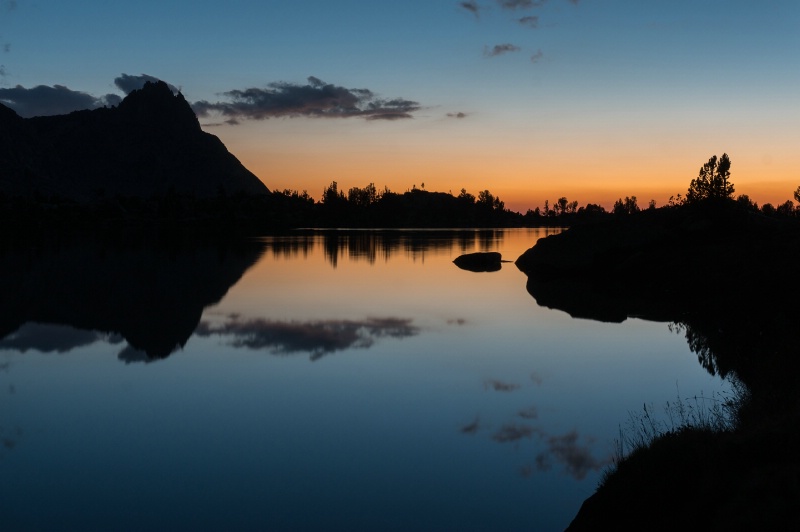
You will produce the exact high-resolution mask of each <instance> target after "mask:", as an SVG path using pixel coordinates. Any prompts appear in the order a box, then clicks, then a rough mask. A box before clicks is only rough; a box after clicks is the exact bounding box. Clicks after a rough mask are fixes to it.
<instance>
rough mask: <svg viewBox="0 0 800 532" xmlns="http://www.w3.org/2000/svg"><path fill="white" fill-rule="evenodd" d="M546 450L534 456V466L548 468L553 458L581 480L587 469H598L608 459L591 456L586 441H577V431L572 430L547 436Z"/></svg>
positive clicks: (540, 468)
mask: <svg viewBox="0 0 800 532" xmlns="http://www.w3.org/2000/svg"><path fill="white" fill-rule="evenodd" d="M545 441H546V443H547V450H546V451H544V452H541V453H539V454H538V455H537V456H536V468H537V469H539V470H540V471H546V470H548V469H550V467H551V464H552V461H553V460H555V461H557V462H559V463H561V464H563V465H564V466H565V467H566V470H567V473H569V474H570V475H572V476H573V477H574V478H575V479H577V480H582V479H583V478H584V477H585V476H586V475H587V473H589V471H599V470H600V469H601V468H602V467H605V466H606V465H607V464H608V463H609V460H608V459H606V460H598V459H596V458H595V457H594V456H592V450H591V449H590V448H589V445H588V443H590V442H587V443H584V444H580V443H579V442H578V432H577V431H575V430H573V431H571V432H568V433H566V434H564V435H563V436H547V437H546V438H545Z"/></svg>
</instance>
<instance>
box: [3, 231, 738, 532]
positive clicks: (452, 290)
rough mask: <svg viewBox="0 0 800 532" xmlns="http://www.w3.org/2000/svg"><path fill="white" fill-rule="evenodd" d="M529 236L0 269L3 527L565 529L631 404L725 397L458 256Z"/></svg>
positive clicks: (420, 237)
mask: <svg viewBox="0 0 800 532" xmlns="http://www.w3.org/2000/svg"><path fill="white" fill-rule="evenodd" d="M550 231H551V232H552V230H550ZM545 234H546V232H545V230H544V229H530V230H527V229H523V230H503V231H480V232H476V231H457V232H442V231H426V232H414V233H406V232H399V231H395V232H388V233H383V234H376V233H373V232H366V231H364V232H316V233H313V232H312V233H308V234H305V235H295V236H281V237H266V238H263V239H259V240H258V242H255V243H254V247H253V248H252V249H250V250H249V251H247V252H246V253H244V255H235V254H231V253H230V252H227V251H226V252H221V251H218V250H211V251H209V250H201V251H193V250H189V251H186V250H184V251H181V252H174V253H172V252H170V253H160V254H158V253H157V254H155V255H152V254H151V255H148V253H149V252H148V251H147V250H128V249H119V250H103V251H96V250H91V251H86V250H85V249H84V250H82V251H81V250H79V251H73V250H72V249H71V248H68V247H67V248H65V249H62V250H60V251H59V252H58V253H57V255H56V258H51V257H50V256H49V255H47V253H45V252H43V253H44V259H43V260H41V261H39V262H37V261H36V258H35V256H34V257H33V258H31V257H30V256H28V257H27V259H25V260H27V261H28V262H25V260H22V262H20V260H18V258H16V257H6V259H5V263H4V264H5V268H6V271H9V268H10V269H12V270H13V268H18V272H17V274H16V275H17V276H18V277H20V278H21V279H22V280H21V281H18V282H15V283H14V284H13V285H10V286H12V288H13V290H18V291H17V292H15V293H16V294H17V295H16V297H18V298H20V301H23V302H22V303H17V305H18V306H19V305H21V306H22V307H25V311H24V312H25V314H24V316H22V317H21V318H19V320H18V321H19V322H20V323H13V320H12V322H9V323H11V325H9V324H5V323H4V324H3V325H4V327H5V328H4V329H0V335H4V336H3V338H2V340H0V397H2V399H0V439H2V446H0V515H1V516H2V517H1V519H2V522H3V525H2V528H7V529H9V530H58V529H70V530H93V529H94V530H144V529H151V530H163V529H185V530H247V529H249V530H267V529H292V530H302V529H326V530H359V529H361V530H378V529H386V530H414V529H416V530H432V529H439V530H560V529H563V528H564V527H565V526H566V525H567V524H568V523H569V522H570V520H571V519H572V517H574V515H575V513H576V512H577V510H578V508H579V507H580V504H581V502H582V501H583V500H584V499H585V498H586V497H588V496H589V495H590V494H591V493H592V492H593V491H594V489H595V487H596V485H597V482H598V480H599V478H600V475H601V473H602V471H603V469H604V468H605V467H607V465H608V463H609V459H610V457H611V455H612V453H613V449H614V445H613V442H614V439H615V438H618V437H619V427H620V425H623V426H624V425H625V423H626V421H627V420H628V418H629V412H632V411H634V412H638V411H641V408H642V405H643V404H644V403H647V404H651V403H652V404H655V405H661V404H663V403H664V402H666V401H671V400H674V399H675V398H676V396H679V395H680V396H682V397H683V396H692V395H695V394H697V395H699V394H701V393H703V394H704V395H706V396H708V395H711V394H713V393H715V392H718V391H720V390H726V389H727V388H728V385H727V384H726V383H724V382H722V381H720V380H719V379H718V378H714V377H711V376H710V375H709V374H708V373H706V372H705V371H704V370H703V369H702V368H701V367H700V365H699V364H698V363H697V358H696V356H695V355H694V354H692V353H691V352H690V351H689V348H688V346H687V345H686V342H685V340H684V339H683V337H682V336H679V335H677V334H674V333H671V332H670V331H669V330H668V328H667V326H666V324H663V323H653V322H646V321H641V320H636V319H631V320H628V321H626V322H624V323H622V324H612V323H598V322H593V321H588V320H576V319H572V318H570V317H569V316H568V315H567V314H564V313H562V312H559V311H553V310H549V309H546V308H542V307H539V306H538V305H537V304H536V301H535V300H534V299H533V298H532V297H531V296H530V295H529V294H528V293H527V292H526V290H525V282H526V277H525V275H524V274H522V273H521V272H519V271H518V270H517V269H516V267H515V266H514V265H513V263H506V264H504V265H503V267H502V269H501V271H498V272H492V273H473V272H469V271H464V270H460V269H458V268H457V267H455V265H454V264H453V263H452V261H453V259H454V258H456V257H457V256H458V255H460V254H462V253H467V252H472V251H500V252H501V253H502V254H503V258H504V259H509V260H512V261H513V260H515V259H516V258H517V257H518V256H519V255H520V254H521V253H522V252H523V251H524V250H525V249H527V248H529V247H530V246H532V245H533V244H534V243H535V242H536V240H537V239H538V238H539V237H541V236H544V235H545ZM142 254H143V255H145V257H144V258H143V257H142V256H141V255H142ZM86 256H91V257H93V258H91V259H86ZM232 257H233V258H232ZM115 261H117V262H115ZM14 265H17V266H14ZM87 265H88V266H87ZM131 265H132V266H131ZM205 265H209V266H208V267H206V266H205ZM93 267H95V268H96V269H97V270H98V271H97V272H94V271H89V272H88V273H87V272H86V270H87V269H89V270H91V269H92V268H93ZM126 268H130V269H129V270H127V269H126ZM73 270H74V271H73ZM108 270H114V271H119V270H123V274H124V275H123V276H122V277H121V278H115V277H114V276H113V275H111V276H108V275H106V274H104V273H103V272H104V271H106V272H107V271H108ZM32 272H33V273H32ZM37 272H39V273H37ZM164 272H167V273H164ZM169 272H172V274H170V273H169ZM176 272H177V273H176ZM39 274H40V275H41V276H42V277H41V278H39V277H36V276H37V275H39ZM4 275H5V273H4ZM170 275H175V278H174V279H173V278H171V277H170ZM82 276H85V277H82ZM106 277H109V278H108V279H106ZM48 279H52V280H53V281H52V282H51V283H50V284H48V283H49V281H48ZM237 279H238V281H237ZM82 283H88V284H92V285H93V286H92V289H91V290H86V293H87V294H92V295H82V294H81V293H79V291H78V290H77V289H73V291H70V290H69V289H68V288H65V286H70V285H80V284H82ZM18 285H22V287H21V288H17V287H18ZM37 287H38V288H37ZM7 289H8V288H7ZM56 292H64V293H61V294H60V296H59V297H61V299H60V300H58V297H56V295H54V293H56ZM54 299H55V300H58V301H53V300H54ZM59 301H60V302H59ZM189 301H190V302H191V304H189V303H187V304H185V305H184V302H189ZM28 307H30V308H28ZM15 308H16V307H15ZM15 312H18V313H21V312H22V311H21V310H19V311H15ZM148 320H149V321H148ZM173 322H174V323H173ZM181 331H185V333H182V332H181ZM181 344H183V345H182V347H180V345H181ZM175 345H178V346H179V347H178V348H177V349H174V350H173V346H175ZM164 346H166V347H164ZM167 355H168V356H167Z"/></svg>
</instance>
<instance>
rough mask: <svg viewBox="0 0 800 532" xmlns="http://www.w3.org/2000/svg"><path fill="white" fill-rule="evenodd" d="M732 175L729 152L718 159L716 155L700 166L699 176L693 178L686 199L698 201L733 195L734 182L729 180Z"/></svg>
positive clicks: (693, 201) (692, 201)
mask: <svg viewBox="0 0 800 532" xmlns="http://www.w3.org/2000/svg"><path fill="white" fill-rule="evenodd" d="M730 175H731V160H730V158H729V157H728V154H727V153H723V154H722V157H720V158H719V159H717V156H716V155H714V156H713V157H711V158H710V159H709V160H708V162H707V163H705V164H704V165H703V166H702V167H700V172H699V173H698V175H697V178H695V179H692V182H691V183H690V184H689V191H688V192H687V193H686V201H687V202H689V203H697V202H698V201H702V200H707V199H727V198H730V197H731V196H733V192H734V189H733V183H731V182H730V181H728V178H729V177H730Z"/></svg>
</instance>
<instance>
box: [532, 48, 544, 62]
mask: <svg viewBox="0 0 800 532" xmlns="http://www.w3.org/2000/svg"><path fill="white" fill-rule="evenodd" d="M542 57H544V54H543V53H542V51H541V50H536V53H534V54H533V55H532V56H531V63H538V62H539V61H540V60H541V59H542Z"/></svg>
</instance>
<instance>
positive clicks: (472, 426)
mask: <svg viewBox="0 0 800 532" xmlns="http://www.w3.org/2000/svg"><path fill="white" fill-rule="evenodd" d="M479 428H480V419H479V418H478V417H477V416H476V417H475V420H474V421H472V422H471V423H467V424H466V425H464V426H462V427H461V432H462V433H463V434H475V433H476V432H478V429H479Z"/></svg>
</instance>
